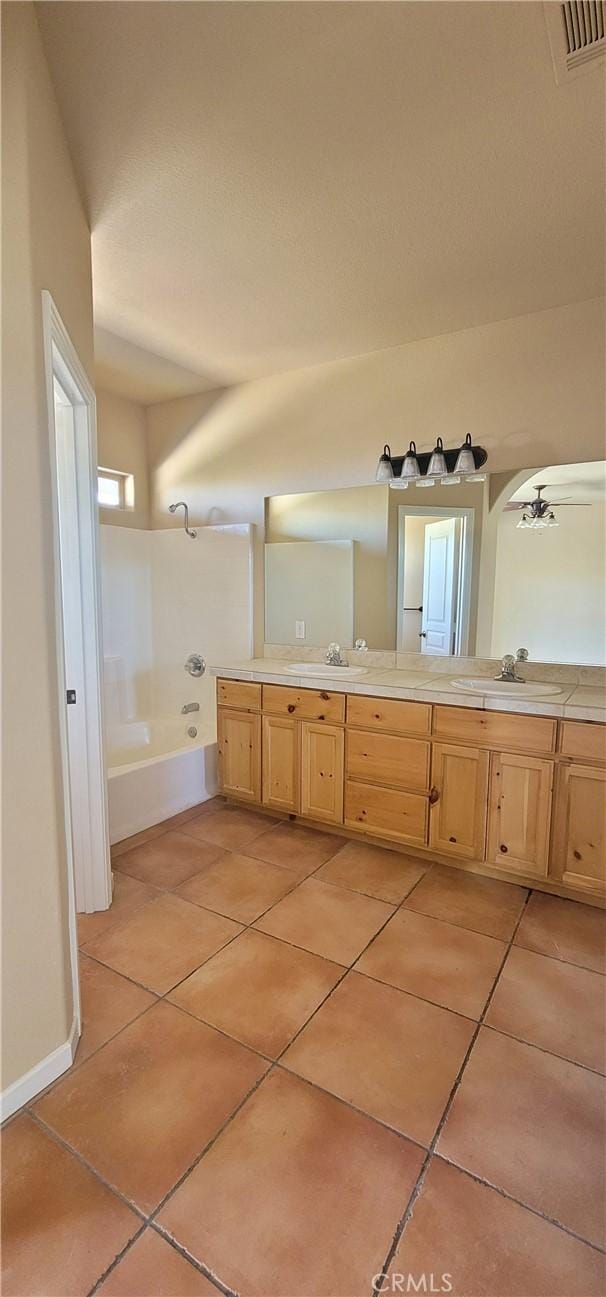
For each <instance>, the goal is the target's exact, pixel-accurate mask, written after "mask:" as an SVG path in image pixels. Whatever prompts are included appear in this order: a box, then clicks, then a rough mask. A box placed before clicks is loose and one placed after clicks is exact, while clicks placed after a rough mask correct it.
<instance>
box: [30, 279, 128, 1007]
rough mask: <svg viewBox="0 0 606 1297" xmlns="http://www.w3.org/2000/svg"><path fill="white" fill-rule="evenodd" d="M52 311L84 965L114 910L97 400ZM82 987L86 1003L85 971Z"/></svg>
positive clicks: (64, 729)
mask: <svg viewBox="0 0 606 1297" xmlns="http://www.w3.org/2000/svg"><path fill="white" fill-rule="evenodd" d="M42 307H43V325H44V350H45V365H46V380H47V400H48V416H49V436H50V466H51V481H52V510H53V548H54V560H55V562H54V567H55V606H56V610H57V624H56V636H57V662H58V689H59V725H60V742H61V755H62V767H63V794H64V810H65V836H66V843H67V854H68V866H69V868H68V888H69V898H70V924H71V928H72V929H73V932H72V963H74V958H73V955H74V941H75V912H76V910H79V911H86V912H91V911H93V910H103V909H106V908H107V906H108V905H109V904H110V901H111V869H110V854H109V836H108V828H107V800H106V783H105V764H104V754H103V727H102V709H101V669H100V664H101V650H100V625H101V619H100V603H99V581H98V562H97V525H98V524H97V503H96V486H97V466H96V460H97V455H96V430H95V394H94V391H93V388H92V387H91V385H90V383H89V381H88V378H87V376H86V374H85V372H84V370H83V368H82V365H81V364H80V361H79V359H78V356H77V354H76V352H75V350H74V348H73V345H72V343H71V341H70V338H69V335H68V334H67V331H66V329H65V327H64V325H63V323H62V321H61V318H60V316H59V313H58V311H57V309H56V307H55V304H54V302H53V300H52V297H51V296H50V294H49V293H47V292H44V293H43V294H42ZM74 982H75V995H76V999H77V966H76V968H75V970H74Z"/></svg>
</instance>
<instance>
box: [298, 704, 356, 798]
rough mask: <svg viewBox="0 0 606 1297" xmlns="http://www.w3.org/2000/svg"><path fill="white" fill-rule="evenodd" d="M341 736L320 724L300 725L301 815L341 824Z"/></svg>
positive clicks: (333, 729) (342, 766)
mask: <svg viewBox="0 0 606 1297" xmlns="http://www.w3.org/2000/svg"><path fill="white" fill-rule="evenodd" d="M344 751H345V733H344V731H343V729H341V728H340V727H339V726H337V725H327V724H325V723H323V722H322V721H302V722H301V814H302V815H307V816H309V818H310V819H312V820H322V821H326V822H327V823H329V824H342V823H343V769H344Z"/></svg>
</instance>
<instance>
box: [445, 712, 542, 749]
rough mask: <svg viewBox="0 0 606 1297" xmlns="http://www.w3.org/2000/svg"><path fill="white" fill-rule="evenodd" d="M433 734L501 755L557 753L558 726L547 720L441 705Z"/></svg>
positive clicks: (539, 717) (537, 717)
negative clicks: (510, 752)
mask: <svg viewBox="0 0 606 1297" xmlns="http://www.w3.org/2000/svg"><path fill="white" fill-rule="evenodd" d="M433 733H434V736H435V737H436V738H437V739H445V740H448V741H450V740H454V741H455V742H456V741H457V740H460V741H461V742H468V743H476V744H478V746H481V747H489V748H494V749H495V750H496V751H497V752H502V751H505V750H507V751H516V750H517V751H519V752H554V751H555V739H556V722H555V721H552V720H549V719H548V718H547V717H546V716H516V715H515V714H514V713H510V712H486V711H480V710H479V709H478V708H472V707H442V706H440V704H438V706H437V707H434V713H433Z"/></svg>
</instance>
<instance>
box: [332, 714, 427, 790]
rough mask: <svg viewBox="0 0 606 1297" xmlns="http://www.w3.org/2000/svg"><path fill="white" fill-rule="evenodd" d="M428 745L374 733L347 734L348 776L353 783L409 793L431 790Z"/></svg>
mask: <svg viewBox="0 0 606 1297" xmlns="http://www.w3.org/2000/svg"><path fill="white" fill-rule="evenodd" d="M429 755H430V747H429V743H426V742H424V741H423V739H408V738H401V737H400V736H399V735H396V734H376V733H375V734H373V732H372V731H371V730H350V729H348V731H347V763H346V772H347V775H348V776H349V778H350V779H362V780H364V781H365V782H366V783H369V784H387V785H391V787H392V788H407V789H409V791H410V792H427V789H428V787H429V764H430V762H429Z"/></svg>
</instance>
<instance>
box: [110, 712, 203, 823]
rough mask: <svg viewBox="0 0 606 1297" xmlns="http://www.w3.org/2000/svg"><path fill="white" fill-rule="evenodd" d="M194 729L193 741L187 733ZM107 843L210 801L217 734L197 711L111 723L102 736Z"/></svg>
mask: <svg viewBox="0 0 606 1297" xmlns="http://www.w3.org/2000/svg"><path fill="white" fill-rule="evenodd" d="M190 728H194V729H195V730H196V731H197V733H196V735H195V737H190V736H189V735H188V732H187V731H188V729H190ZM106 747H107V788H108V804H109V838H110V842H112V843H113V842H120V841H121V839H122V838H128V837H130V836H131V834H133V833H140V832H141V830H142V829H148V828H150V826H151V825H152V824H159V823H160V821H161V820H167V819H169V817H170V816H171V815H177V814H178V813H179V811H186V810H188V809H189V807H190V806H196V805H197V804H198V802H205V801H207V800H208V798H209V797H214V796H215V794H216V792H217V789H218V782H217V736H216V728H215V725H214V724H209V722H208V721H204V722H203V721H201V720H200V716H199V713H198V712H191V713H190V714H189V715H187V716H179V717H178V718H176V719H175V718H173V717H171V718H167V719H163V718H158V719H157V720H137V721H129V722H125V723H124V724H119V725H112V726H110V727H109V728H108V733H107V736H106Z"/></svg>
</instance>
